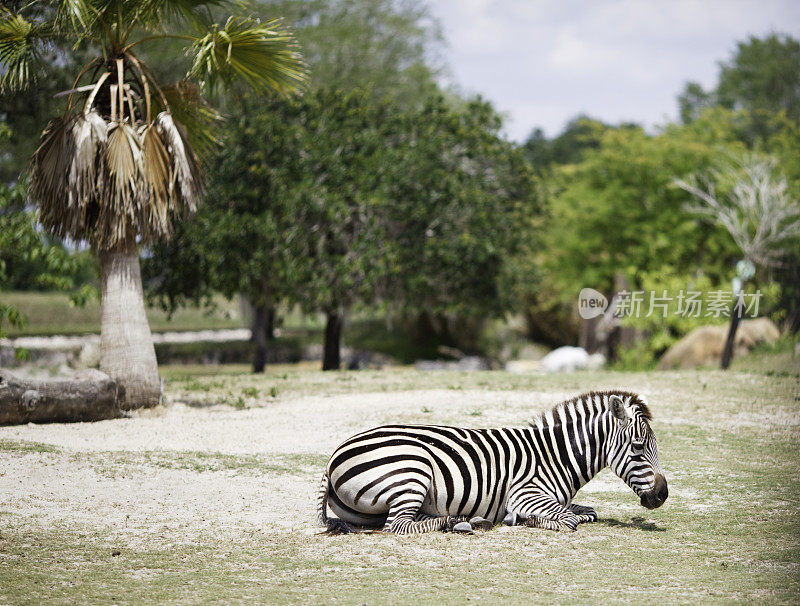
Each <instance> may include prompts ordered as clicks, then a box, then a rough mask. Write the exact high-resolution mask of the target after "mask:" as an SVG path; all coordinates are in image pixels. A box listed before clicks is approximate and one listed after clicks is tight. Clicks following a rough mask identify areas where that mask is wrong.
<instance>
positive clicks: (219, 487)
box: [0, 390, 558, 540]
mask: <svg viewBox="0 0 800 606" xmlns="http://www.w3.org/2000/svg"><path fill="white" fill-rule="evenodd" d="M532 399H534V400H538V401H539V402H537V403H534V404H533V407H534V408H541V407H543V406H545V405H546V404H547V403H552V402H554V401H557V399H558V396H557V395H556V394H554V395H553V396H552V397H546V396H542V395H539V396H536V397H532V396H531V395H530V394H528V393H524V392H494V391H448V390H427V391H402V392H394V393H366V394H351V395H339V396H330V397H319V396H314V397H302V398H297V399H287V400H283V401H278V402H275V403H272V404H268V405H265V406H262V407H254V408H250V409H246V410H236V409H234V408H232V407H230V406H223V405H219V406H206V407H197V406H187V405H185V404H182V403H180V402H176V403H173V404H171V405H168V406H161V407H158V408H156V409H153V410H149V411H142V412H140V413H138V414H135V415H134V416H133V417H132V418H128V419H118V420H110V421H101V422H97V423H78V424H49V425H33V424H29V425H25V426H17V427H3V428H0V440H22V441H24V443H29V442H30V443H35V444H41V445H48V446H49V447H51V448H42V447H40V446H30V447H29V448H27V449H24V450H23V449H20V450H17V451H14V452H13V453H12V455H11V456H4V457H3V458H4V461H3V465H2V471H0V510H5V511H11V512H14V519H15V520H17V521H19V522H23V523H24V520H26V519H28V520H30V519H37V520H39V521H41V522H43V523H45V524H48V523H51V524H59V523H68V524H74V523H77V524H86V525H87V526H89V525H93V524H97V523H101V524H104V525H107V526H108V530H109V531H110V532H112V533H114V534H116V535H117V536H118V537H119V538H125V539H131V540H136V539H137V537H138V538H140V539H143V538H144V536H145V535H149V536H150V538H152V537H153V535H155V536H158V535H159V534H160V533H163V532H164V531H167V530H168V531H169V536H171V537H172V538H173V539H174V538H177V537H179V536H180V537H183V538H185V537H187V536H189V535H191V534H192V533H195V532H199V531H201V530H202V531H204V532H207V531H208V530H209V529H212V532H220V533H221V534H224V535H230V534H231V531H232V530H234V529H238V530H240V531H242V532H247V531H250V530H253V529H262V530H268V529H269V528H275V529H287V528H297V529H302V530H303V531H313V529H314V528H315V527H314V520H315V507H316V505H315V504H316V490H317V485H318V478H319V475H320V473H321V470H322V468H323V466H324V464H325V462H326V460H327V456H328V455H329V454H330V453H331V452H332V451H333V449H334V448H335V447H336V445H337V444H338V443H339V442H341V441H342V440H343V439H345V438H347V437H348V436H350V435H352V434H354V433H356V432H357V431H360V430H362V429H364V428H367V427H370V426H374V425H378V424H381V423H387V422H394V421H397V420H403V418H404V417H406V416H408V414H409V413H410V412H411V411H412V410H413V414H414V415H416V416H418V415H419V411H420V410H422V409H424V410H430V411H431V412H432V413H433V412H434V411H435V418H436V420H437V422H441V420H442V419H452V420H453V421H452V422H457V419H459V418H462V424H467V425H480V424H482V423H481V421H482V420H483V419H482V417H483V416H484V414H485V415H486V417H488V418H490V419H491V423H492V424H498V423H500V424H509V425H514V424H519V421H520V419H523V418H526V417H527V416H528V415H529V414H530V410H531V405H532V402H531V400H532ZM537 404H538V406H537ZM487 420H488V419H487ZM41 450H45V452H41ZM215 529H216V530H215ZM165 536H166V535H165Z"/></svg>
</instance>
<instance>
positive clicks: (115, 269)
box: [0, 0, 304, 407]
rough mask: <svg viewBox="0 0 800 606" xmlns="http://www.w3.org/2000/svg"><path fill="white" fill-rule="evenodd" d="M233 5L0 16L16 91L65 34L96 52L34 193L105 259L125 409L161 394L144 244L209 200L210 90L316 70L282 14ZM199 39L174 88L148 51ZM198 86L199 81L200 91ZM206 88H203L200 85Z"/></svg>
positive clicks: (37, 168)
mask: <svg viewBox="0 0 800 606" xmlns="http://www.w3.org/2000/svg"><path fill="white" fill-rule="evenodd" d="M220 4H226V3H224V2H218V1H213V2H203V1H200V2H183V1H181V0H137V1H133V0H116V1H114V2H111V1H108V0H63V1H60V2H55V3H52V2H50V3H45V2H35V1H34V2H29V3H27V4H25V5H23V6H19V7H15V8H18V10H11V9H9V8H5V7H4V8H3V9H2V12H1V13H0V62H2V79H1V80H0V87H1V88H2V89H3V90H7V89H21V88H25V87H26V85H29V84H30V83H31V82H33V81H35V79H36V74H37V68H38V66H39V65H40V61H39V59H40V58H41V53H42V52H43V51H42V49H44V48H47V45H48V44H50V43H51V42H53V41H58V42H59V43H61V44H62V45H65V44H74V46H75V47H76V48H84V49H91V50H92V52H93V54H94V57H93V58H92V59H91V61H89V62H88V63H87V64H86V65H85V66H84V67H83V68H82V69H81V70H80V71H79V72H78V73H77V74H75V80H74V86H73V89H71V90H70V91H69V97H68V99H67V103H66V109H65V111H64V113H63V114H62V115H61V116H60V117H58V118H56V119H54V120H52V121H51V122H50V123H49V124H48V126H47V128H46V129H45V132H44V134H43V135H42V140H41V144H40V146H39V148H38V150H37V151H36V153H35V154H34V158H33V164H32V169H31V184H30V197H31V199H32V200H33V201H34V202H35V203H36V204H37V205H38V207H39V220H40V221H41V223H42V225H43V226H44V227H45V228H46V229H47V230H48V231H49V232H50V233H51V234H53V235H54V236H55V237H57V238H67V237H69V238H71V239H73V240H76V241H78V240H84V239H85V240H87V241H88V242H89V244H90V245H91V247H92V249H93V250H94V251H95V252H96V253H97V254H98V257H99V261H100V274H101V291H102V304H103V311H102V320H101V354H100V357H101V362H100V366H101V369H102V370H104V371H105V372H106V373H108V374H109V375H110V376H111V377H112V378H114V379H115V380H117V381H118V382H119V383H121V384H122V385H123V386H124V387H125V390H126V402H125V404H126V406H128V407H138V406H147V405H153V404H155V403H157V402H158V398H159V394H160V382H159V377H158V367H157V363H156V358H155V352H154V349H153V344H152V338H151V336H150V328H149V326H148V324H147V317H146V315H145V309H144V300H143V296H142V286H141V277H140V270H139V252H138V245H139V244H151V243H153V242H155V241H157V240H159V239H161V238H165V237H168V236H169V235H170V232H171V227H172V221H173V218H174V217H175V216H177V215H179V214H181V213H182V212H183V211H191V210H193V209H194V208H195V207H196V206H197V204H198V202H199V201H200V199H201V196H202V191H203V187H202V181H201V172H200V167H199V164H198V159H197V156H196V153H195V149H202V148H203V146H204V145H208V144H210V143H211V142H212V141H213V138H212V137H211V136H210V135H209V131H208V128H204V127H206V126H207V124H208V121H209V119H210V118H211V117H212V116H213V112H212V111H211V110H210V108H209V107H208V106H207V105H205V103H204V101H203V98H202V95H201V94H200V93H201V92H203V91H204V90H205V91H212V90H214V89H219V88H225V87H230V86H232V85H233V84H234V82H236V81H237V80H243V81H245V82H246V83H248V84H250V85H251V86H253V87H254V88H256V89H257V90H259V91H277V92H288V91H291V90H294V88H295V87H296V86H297V85H298V84H299V83H300V82H302V80H303V77H304V72H303V69H302V64H301V62H300V59H299V56H298V55H297V53H296V51H295V47H294V45H293V40H292V38H291V35H290V34H289V33H288V31H286V30H284V29H282V28H281V27H280V26H279V24H278V23H276V22H267V23H260V22H258V21H256V20H253V19H250V18H239V17H230V18H229V19H228V20H227V21H225V22H224V23H223V24H219V23H217V22H216V21H215V20H214V16H213V14H212V12H211V10H210V7H212V6H218V5H220ZM165 38H176V39H180V40H183V41H184V42H186V43H187V44H188V48H187V53H189V55H190V57H191V69H190V72H189V74H187V81H186V82H185V83H181V84H178V85H176V86H173V87H167V86H166V85H165V84H164V83H163V82H160V81H159V80H158V79H157V78H156V77H155V76H154V75H153V70H152V69H151V67H150V66H149V65H148V64H147V63H145V62H144V61H142V59H141V57H140V56H139V55H137V53H138V51H139V50H140V48H143V47H144V46H145V45H146V44H147V43H149V42H151V41H153V40H156V39H165ZM190 82H196V83H197V84H195V85H192V84H190ZM198 85H199V86H200V87H201V88H198Z"/></svg>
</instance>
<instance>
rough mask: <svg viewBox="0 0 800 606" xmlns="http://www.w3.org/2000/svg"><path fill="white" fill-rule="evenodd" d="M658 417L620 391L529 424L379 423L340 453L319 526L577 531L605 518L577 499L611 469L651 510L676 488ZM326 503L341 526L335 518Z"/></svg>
mask: <svg viewBox="0 0 800 606" xmlns="http://www.w3.org/2000/svg"><path fill="white" fill-rule="evenodd" d="M649 420H650V412H649V410H648V408H647V405H646V403H645V402H644V400H643V399H642V398H641V397H639V396H637V395H635V394H632V393H628V392H621V391H617V392H603V393H597V392H595V393H590V394H585V395H582V396H579V397H578V398H575V399H573V400H569V401H567V402H564V403H562V404H559V405H558V406H556V407H555V408H554V409H553V410H551V411H548V412H546V413H544V414H542V415H540V416H539V417H537V418H536V419H535V420H534V421H533V422H532V423H531V425H530V426H528V427H515V428H502V429H464V428H458V427H444V426H432V425H387V426H383V427H377V428H375V429H371V430H369V431H365V432H363V433H360V434H358V435H356V436H353V437H352V438H350V439H348V440H347V441H345V442H344V443H343V444H342V445H341V446H339V448H337V449H336V451H335V452H334V454H333V456H332V457H331V459H330V461H329V462H328V466H327V469H326V472H325V474H324V475H323V478H322V484H321V486H320V493H319V502H318V517H319V521H320V523H321V524H323V525H326V524H327V525H328V526H329V528H334V527H335V528H339V529H342V530H346V529H347V528H348V526H347V524H357V525H361V526H372V527H379V526H383V527H384V529H385V530H387V531H389V532H394V533H397V534H409V533H418V532H427V531H430V530H439V529H453V528H455V529H456V530H470V529H471V527H470V525H469V524H464V522H465V521H470V522H471V524H472V526H479V527H487V526H491V524H494V523H498V522H500V521H503V520H505V521H506V523H509V524H524V525H528V526H535V527H539V528H549V529H553V530H574V529H575V528H576V527H577V525H578V524H579V523H581V522H590V521H594V520H596V519H597V516H596V514H595V512H594V510H593V509H591V508H589V507H582V506H580V505H574V504H572V503H571V501H572V498H573V497H574V496H575V493H577V491H578V490H579V489H580V487H581V486H583V485H584V484H586V483H587V482H588V481H589V480H591V479H592V478H593V477H594V476H595V475H596V474H597V473H598V472H599V471H600V469H602V468H603V467H605V466H606V465H609V466H610V467H611V469H612V470H613V471H614V472H615V473H616V474H617V475H619V476H620V477H621V478H622V479H623V480H625V482H626V483H627V484H628V485H629V486H630V487H631V488H632V489H633V490H634V491H635V492H636V493H637V494H638V495H639V496H640V497H641V499H642V504H643V505H645V506H646V507H651V508H652V507H658V506H659V505H661V503H663V502H664V500H665V499H666V497H667V488H666V480H665V479H664V476H663V472H662V471H661V468H660V466H659V463H658V451H657V446H656V441H655V437H654V436H653V433H652V430H651V429H650V424H649ZM326 506H328V507H330V509H331V510H332V511H333V513H334V514H336V515H337V516H338V517H339V520H340V521H336V522H334V521H333V520H329V519H328V517H327V511H326Z"/></svg>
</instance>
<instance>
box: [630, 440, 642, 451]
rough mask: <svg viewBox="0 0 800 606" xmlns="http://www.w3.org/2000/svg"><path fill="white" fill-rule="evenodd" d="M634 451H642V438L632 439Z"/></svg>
mask: <svg viewBox="0 0 800 606" xmlns="http://www.w3.org/2000/svg"><path fill="white" fill-rule="evenodd" d="M631 446H633V450H634V452H642V451H643V450H644V440H633V441H632V442H631Z"/></svg>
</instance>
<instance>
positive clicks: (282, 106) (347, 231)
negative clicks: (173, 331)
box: [145, 90, 389, 371]
mask: <svg viewBox="0 0 800 606" xmlns="http://www.w3.org/2000/svg"><path fill="white" fill-rule="evenodd" d="M388 122H389V116H388V107H387V106H385V105H382V104H375V103H373V102H371V101H370V99H369V96H368V95H366V94H365V93H361V92H355V93H350V94H343V93H340V92H338V91H333V90H317V91H314V92H311V93H308V94H306V95H304V96H303V97H302V98H298V99H293V100H290V101H270V102H264V101H262V100H258V99H257V100H253V101H251V102H250V103H247V104H246V105H245V106H244V107H243V108H242V111H241V112H240V113H239V115H238V116H237V117H236V118H235V119H234V120H232V121H231V128H230V129H229V132H228V138H227V140H226V145H225V146H224V148H223V149H222V150H221V151H220V153H219V154H218V158H217V161H216V162H215V166H216V169H215V171H214V174H213V175H212V178H211V180H210V181H211V183H212V185H211V188H210V191H209V195H208V200H207V203H206V204H205V205H204V207H203V208H202V209H200V211H199V212H198V213H197V215H196V216H195V217H194V218H193V219H192V220H190V221H187V222H185V223H183V224H182V225H180V226H179V227H178V232H177V234H176V237H175V238H173V239H172V241H171V242H168V243H165V244H162V245H159V246H157V247H155V249H154V251H153V257H152V259H150V260H148V263H147V265H146V268H145V270H146V275H150V276H153V277H154V278H155V281H153V291H154V294H155V296H156V298H157V299H159V300H160V301H161V303H162V304H163V305H165V306H166V307H168V308H170V307H174V305H176V304H177V303H178V302H181V301H183V300H185V299H186V298H188V299H190V300H193V301H195V302H200V301H202V299H203V297H204V296H206V295H207V294H208V293H210V292H212V291H219V292H222V293H223V294H225V295H226V296H228V297H231V296H233V295H234V294H236V293H239V292H241V293H244V294H246V295H247V297H248V299H249V300H250V301H251V302H252V304H253V305H254V307H255V313H256V317H257V318H265V319H266V318H269V316H270V314H274V308H275V306H276V305H277V304H278V303H281V302H286V303H289V304H299V305H300V306H301V307H302V308H303V310H304V311H306V312H323V313H325V315H326V318H327V327H326V338H325V346H324V359H323V368H324V369H326V370H327V369H334V368H338V367H339V364H340V357H339V351H340V341H341V331H342V324H343V321H344V316H345V314H346V312H347V310H348V309H350V308H351V307H352V306H353V305H355V304H357V303H368V302H370V301H371V300H373V299H374V296H375V281H376V279H377V278H376V276H377V274H378V273H380V272H379V271H378V268H379V267H380V266H381V263H382V259H383V256H382V244H381V243H382V242H383V241H384V238H383V237H382V236H381V234H380V233H378V231H377V229H378V223H377V216H378V212H377V209H378V207H379V204H380V201H379V200H378V199H377V197H376V193H375V192H377V191H378V189H379V183H380V179H381V170H382V168H381V167H382V165H383V162H382V159H383V155H382V153H383V150H384V148H385V146H386V144H387V139H386V138H385V137H381V136H380V134H379V129H380V128H381V125H382V124H387V123H388ZM160 276H168V279H160V278H159V277H160ZM266 329H267V327H266V325H265V324H264V323H260V324H259V323H257V325H256V326H255V333H256V334H255V335H254V337H255V340H256V343H257V348H256V359H255V362H254V369H255V370H256V371H261V370H263V368H264V361H265V354H266V351H265V349H266V345H267V344H266V338H267V335H266V333H265V331H266Z"/></svg>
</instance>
